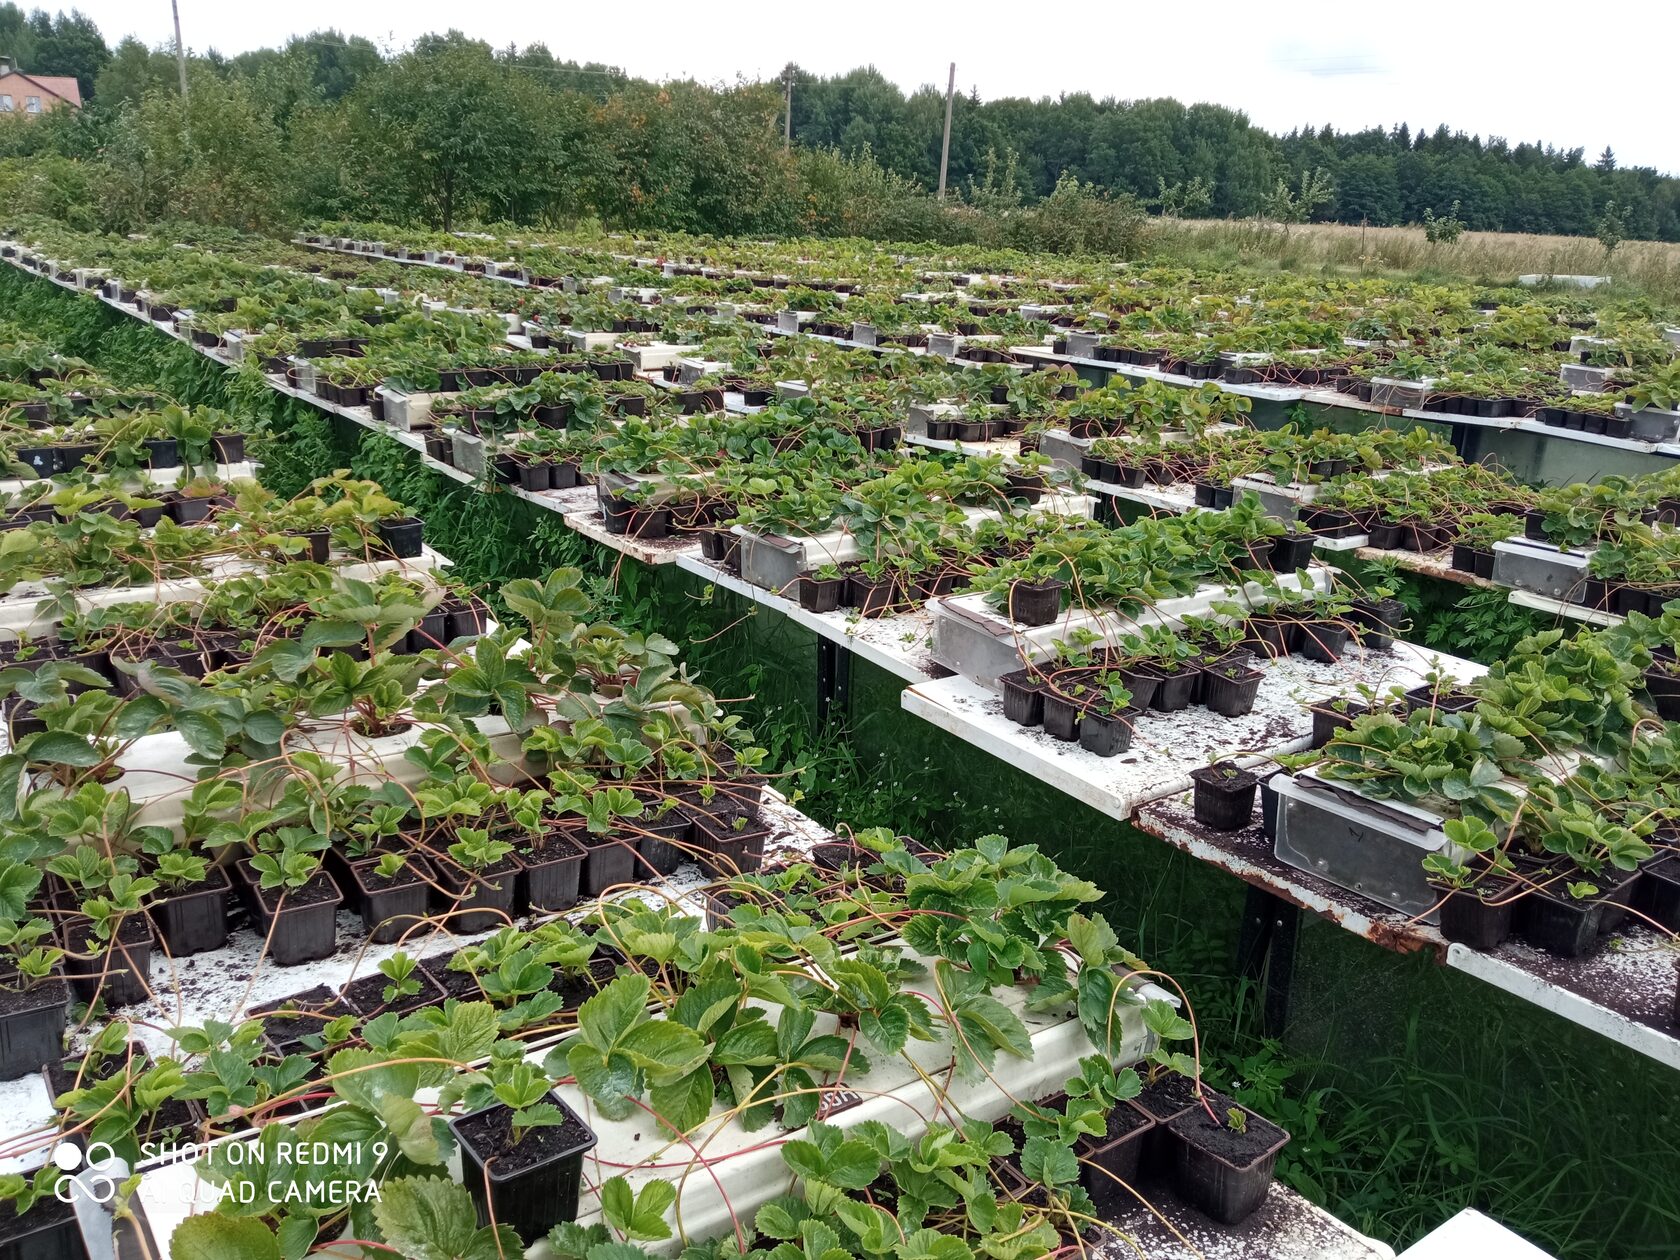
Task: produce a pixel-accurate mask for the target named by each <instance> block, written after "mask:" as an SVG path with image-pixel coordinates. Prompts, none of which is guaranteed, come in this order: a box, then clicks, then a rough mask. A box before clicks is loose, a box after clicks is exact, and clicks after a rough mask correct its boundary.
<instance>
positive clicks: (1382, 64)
mask: <svg viewBox="0 0 1680 1260" xmlns="http://www.w3.org/2000/svg"><path fill="white" fill-rule="evenodd" d="M41 2H42V3H46V4H48V7H56V0H41ZM179 2H180V8H181V26H182V34H183V37H184V39H185V41H186V44H187V47H188V48H190V49H192V50H194V51H204V50H206V49H209V48H215V49H217V50H219V51H221V52H223V53H226V54H229V55H231V54H233V53H238V52H243V51H245V50H246V49H250V48H259V47H263V46H265V45H276V44H280V43H283V42H284V41H285V39H286V38H287V36H289V35H294V34H301V33H306V32H309V31H312V30H317V29H321V28H326V27H337V28H338V29H339V30H341V31H344V32H345V33H347V34H355V35H365V36H367V37H368V38H370V39H372V40H374V42H376V43H378V44H380V45H381V46H382V47H385V48H388V49H391V50H398V51H400V50H401V49H402V48H404V47H406V46H407V45H408V44H409V43H410V42H411V41H412V40H413V39H414V38H415V37H416V36H417V35H420V34H423V33H425V32H427V31H433V30H439V31H441V30H444V29H447V28H448V27H450V26H456V27H460V28H463V29H465V30H466V32H467V33H468V34H469V35H472V36H475V37H477V38H480V39H484V40H487V41H488V42H489V43H491V44H492V45H494V46H496V47H498V48H499V47H504V46H506V45H507V44H509V43H517V44H520V45H524V44H528V43H534V42H537V41H541V42H543V43H546V44H547V45H548V47H549V49H550V50H551V51H552V52H553V53H554V55H555V56H557V57H562V58H575V59H577V60H579V61H601V62H606V63H608V64H612V65H619V66H623V67H624V68H625V69H626V70H628V71H630V72H631V73H632V74H636V75H641V76H644V77H649V78H656V79H663V78H671V77H678V76H683V77H694V78H698V79H703V80H707V81H712V82H718V81H722V82H728V81H732V80H734V79H735V78H736V77H737V76H744V77H747V78H763V77H769V76H772V75H774V74H776V73H777V72H778V71H779V70H780V69H781V67H782V66H783V65H784V64H786V63H787V62H788V61H789V60H793V61H797V62H798V63H799V64H800V65H801V66H804V67H806V68H808V69H810V70H813V71H816V72H819V73H825V74H832V73H836V72H839V71H843V70H849V69H851V68H853V67H854V66H859V65H865V64H871V63H872V64H874V65H875V66H876V67H878V68H879V69H880V70H881V71H882V73H884V74H885V75H886V76H887V77H888V78H890V79H892V80H893V81H894V82H896V83H898V84H899V85H900V86H901V87H904V88H906V89H913V88H915V87H918V86H920V85H922V84H925V83H937V84H938V85H939V86H941V87H943V86H944V82H945V74H946V65H947V63H948V62H950V61H953V60H954V61H955V62H956V63H957V86H958V88H959V90H961V91H963V92H967V91H969V90H970V89H971V88H974V89H978V90H979V92H980V95H981V97H982V98H984V99H988V100H989V99H992V98H995V97H1000V96H1033V97H1037V96H1055V95H1058V94H1060V93H1062V92H1075V91H1085V92H1090V93H1091V94H1092V95H1094V96H1098V97H1102V96H1116V97H1120V98H1124V99H1131V98H1137V97H1147V96H1176V97H1178V98H1179V99H1180V100H1183V101H1213V102H1217V103H1218V104H1222V105H1229V106H1231V107H1233V108H1236V109H1241V110H1244V111H1246V112H1247V113H1248V115H1249V117H1250V118H1251V119H1253V120H1254V121H1255V122H1257V123H1259V124H1260V125H1261V126H1263V127H1266V128H1267V129H1269V130H1272V131H1286V130H1288V129H1289V128H1291V127H1294V126H1296V125H1299V124H1304V123H1310V124H1313V125H1315V126H1317V125H1321V124H1323V123H1326V122H1328V123H1330V124H1332V125H1333V126H1334V127H1336V128H1337V129H1338V130H1342V129H1350V128H1359V127H1363V126H1369V125H1371V124H1378V123H1380V124H1383V125H1385V126H1387V125H1393V124H1395V123H1397V122H1400V121H1405V122H1407V123H1409V124H1411V126H1412V128H1413V130H1414V131H1415V130H1416V129H1417V128H1419V127H1426V128H1428V129H1430V130H1433V129H1434V128H1435V126H1436V124H1438V123H1442V122H1445V123H1447V124H1448V125H1449V126H1450V127H1453V128H1455V129H1457V128H1462V129H1463V130H1464V131H1466V132H1474V133H1478V134H1480V135H1481V136H1483V137H1484V138H1486V137H1488V136H1490V135H1498V136H1504V137H1506V139H1508V140H1510V141H1512V142H1513V143H1514V142H1516V141H1518V140H1545V141H1547V142H1550V143H1552V144H1555V145H1557V146H1558V147H1560V148H1574V147H1576V146H1580V147H1582V148H1585V149H1586V150H1587V153H1588V157H1589V159H1591V158H1594V157H1596V156H1597V155H1598V153H1599V152H1600V151H1601V150H1602V149H1603V148H1604V146H1605V145H1606V144H1608V145H1611V146H1612V147H1614V149H1615V150H1616V155H1617V157H1618V158H1619V159H1620V160H1621V161H1622V163H1623V164H1625V165H1640V166H1655V167H1657V168H1658V169H1659V170H1663V171H1666V172H1670V173H1680V128H1676V127H1675V125H1674V105H1673V99H1674V98H1673V94H1672V87H1671V85H1672V84H1673V83H1674V82H1675V64H1676V56H1677V54H1676V40H1675V37H1676V36H1677V35H1680V6H1677V5H1676V4H1675V3H1674V0H1601V2H1600V3H1596V4H1592V5H1585V6H1583V5H1579V4H1568V5H1566V4H1563V3H1557V2H1556V0H1529V2H1527V3H1513V2H1510V0H1456V2H1454V3H1446V2H1443V0H1409V2H1407V3H1403V4H1382V3H1374V2H1373V0H1351V2H1349V0H1341V2H1335V3H1331V2H1325V0H1281V2H1280V0H1272V3H1266V2H1265V0H1260V2H1258V3H1256V2H1255V0H1246V2H1243V3H1236V2H1231V0H1212V2H1209V0H1203V2H1201V3H1194V2H1192V3H1176V4H1173V3H1169V4H1148V5H1145V4H1139V3H1137V2H1136V0H1127V2H1121V3H1116V2H1114V0H1110V2H1109V3H1103V2H1102V0H1096V3H1079V2H1077V0H1061V2H1060V3H1042V2H1040V3H1033V4H1024V3H1019V2H1016V3H998V2H996V0H971V2H970V3H967V4H952V3H937V2H935V0H921V2H919V3H918V2H915V0H911V2H910V3H895V4H878V3H869V2H868V0H841V2H840V3H827V4H821V5H815V4H809V3H799V2H798V0H780V2H779V3H768V2H763V0H743V2H738V3H710V4H695V3H692V0H689V2H686V3H671V2H668V0H641V2H640V3H636V4H610V3H594V2H592V0H546V2H543V0H538V2H536V3H514V2H512V0H477V2H476V3H472V4H461V3H459V2H458V0H356V2H355V3H353V4H346V3H344V0H285V2H283V3H269V4H253V3H249V2H248V0H240V2H235V3H229V2H228V0H179ZM68 3H74V4H76V7H79V8H80V9H81V10H82V11H83V12H84V13H86V14H88V15H89V16H90V17H92V18H93V19H94V20H95V21H96V22H98V23H99V25H100V27H101V29H102V30H103V31H104V32H105V36H106V39H107V41H108V42H110V43H112V44H115V43H116V42H117V40H118V39H120V38H121V37H122V36H124V35H128V34H133V35H136V36H138V37H139V38H141V39H143V40H145V41H146V42H147V43H152V44H157V43H163V42H167V41H169V40H170V39H171V38H172V35H171V31H170V15H169V0H67V4H68Z"/></svg>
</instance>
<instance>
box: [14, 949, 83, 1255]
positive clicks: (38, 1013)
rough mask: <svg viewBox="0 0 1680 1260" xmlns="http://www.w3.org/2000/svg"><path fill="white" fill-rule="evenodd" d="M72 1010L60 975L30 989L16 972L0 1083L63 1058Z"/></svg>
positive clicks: (67, 989) (67, 992)
mask: <svg viewBox="0 0 1680 1260" xmlns="http://www.w3.org/2000/svg"><path fill="white" fill-rule="evenodd" d="M69 1009H70V988H69V986H68V985H66V984H65V983H64V980H63V979H62V978H61V977H60V976H59V975H57V974H54V975H52V976H49V977H48V978H47V979H45V980H42V981H39V982H38V983H36V984H35V985H34V986H32V987H31V988H28V989H25V988H23V987H21V981H20V980H19V978H18V977H17V975H16V974H15V973H14V974H12V975H11V976H8V977H6V979H5V985H4V988H3V989H0V1081H15V1080H17V1079H18V1078H19V1077H20V1076H28V1075H29V1074H30V1073H31V1072H38V1071H40V1070H41V1067H42V1065H43V1064H47V1063H57V1062H58V1061H59V1060H60V1059H62V1058H63V1057H64V1021H65V1012H67V1011H68V1010H69ZM0 1232H3V1231H0Z"/></svg>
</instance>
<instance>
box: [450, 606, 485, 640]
mask: <svg viewBox="0 0 1680 1260" xmlns="http://www.w3.org/2000/svg"><path fill="white" fill-rule="evenodd" d="M445 615H446V616H447V617H448V632H449V637H450V638H451V639H462V638H473V637H476V636H478V635H481V634H483V633H484V631H485V628H486V627H487V626H488V625H489V624H490V607H489V605H487V604H486V603H485V602H484V601H483V600H481V599H468V600H466V601H464V602H462V603H459V604H450V605H449V607H448V610H447V612H446V614H445Z"/></svg>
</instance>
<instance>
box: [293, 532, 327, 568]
mask: <svg viewBox="0 0 1680 1260" xmlns="http://www.w3.org/2000/svg"><path fill="white" fill-rule="evenodd" d="M286 536H287V537H288V538H301V539H303V543H304V546H303V550H302V551H300V552H298V553H297V555H296V557H295V559H298V560H308V561H309V562H310V563H312V564H325V563H326V562H327V560H328V558H329V557H330V556H331V555H332V531H331V530H330V529H294V530H288V531H287V534H286Z"/></svg>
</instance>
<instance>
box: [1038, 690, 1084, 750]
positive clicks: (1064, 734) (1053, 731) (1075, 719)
mask: <svg viewBox="0 0 1680 1260" xmlns="http://www.w3.org/2000/svg"><path fill="white" fill-rule="evenodd" d="M1043 721H1044V733H1045V734H1046V735H1049V736H1050V737H1051V738H1052V739H1060V740H1064V741H1066V742H1067V743H1070V744H1071V743H1072V742H1073V741H1074V740H1076V739H1078V738H1079V704H1078V702H1077V701H1074V700H1069V699H1068V698H1067V697H1066V696H1062V695H1058V694H1057V693H1056V692H1055V691H1053V690H1052V691H1046V692H1045V693H1044V711H1043Z"/></svg>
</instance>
